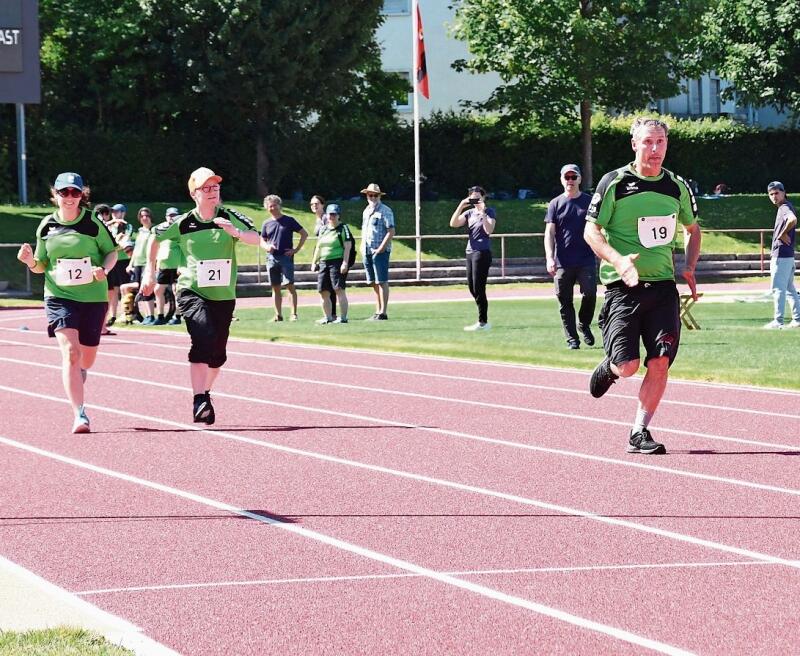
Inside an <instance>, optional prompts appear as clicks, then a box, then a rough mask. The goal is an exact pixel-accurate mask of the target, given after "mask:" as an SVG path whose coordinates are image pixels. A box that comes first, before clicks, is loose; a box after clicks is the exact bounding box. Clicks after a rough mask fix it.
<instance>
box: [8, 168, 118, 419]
mask: <svg viewBox="0 0 800 656" xmlns="http://www.w3.org/2000/svg"><path fill="white" fill-rule="evenodd" d="M51 195H52V201H53V204H54V205H56V207H57V208H58V209H57V210H56V211H55V212H53V213H52V214H49V215H48V216H46V217H45V218H44V219H42V222H41V223H40V224H39V227H38V228H37V229H36V251H35V252H34V250H33V249H32V248H31V246H30V244H23V245H22V246H21V247H20V249H19V253H18V254H17V259H19V261H20V262H23V263H25V264H26V265H27V266H28V268H29V269H30V270H31V271H32V272H33V273H44V304H45V313H46V315H47V332H48V334H49V335H50V337H55V338H56V339H57V340H58V346H59V348H60V349H61V354H62V358H61V361H62V370H61V380H62V383H63V385H64V390H65V391H66V393H67V398H68V399H69V401H70V404H71V405H72V409H73V411H74V413H75V421H74V422H73V425H72V432H73V433H88V432H89V418H88V417H87V416H86V411H85V409H84V390H83V386H84V382H85V380H86V372H87V371H88V370H89V368H90V367H91V366H92V365H93V364H94V361H95V358H96V357H97V346H98V345H99V344H100V332H101V330H102V328H103V324H104V322H105V316H106V310H107V309H108V283H107V282H106V275H107V273H108V272H109V271H110V270H111V269H112V268H113V266H114V264H115V263H116V261H117V252H116V244H115V242H114V238H113V237H112V236H111V233H110V232H109V230H108V228H107V227H106V226H105V224H104V223H103V222H102V221H101V220H100V219H99V218H98V217H97V216H95V215H94V214H93V213H92V211H91V210H90V209H88V204H89V188H88V187H84V184H83V179H82V178H81V176H80V175H78V174H77V173H61V174H60V175H59V176H58V177H57V178H56V181H55V184H54V185H53V187H52V189H51Z"/></svg>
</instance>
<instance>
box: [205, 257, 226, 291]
mask: <svg viewBox="0 0 800 656" xmlns="http://www.w3.org/2000/svg"><path fill="white" fill-rule="evenodd" d="M230 281H231V261H230V260H199V261H198V262H197V286H198V287H227V286H228V285H229V284H230Z"/></svg>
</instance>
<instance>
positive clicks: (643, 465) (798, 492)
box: [0, 347, 800, 496]
mask: <svg viewBox="0 0 800 656" xmlns="http://www.w3.org/2000/svg"><path fill="white" fill-rule="evenodd" d="M52 348H56V347H52ZM111 357H117V358H123V359H124V358H130V359H134V360H137V361H138V362H142V361H147V360H146V359H145V358H139V357H135V356H124V355H120V354H114V355H112V356H111ZM0 362H11V363H13V364H21V365H25V366H33V367H40V368H43V369H53V370H58V371H60V369H61V367H60V366H58V365H48V364H42V363H38V362H37V363H33V362H27V361H25V360H17V359H14V358H4V357H0ZM154 362H158V363H160V364H173V365H177V366H186V364H185V363H176V362H169V361H160V360H159V361H154ZM226 371H227V372H229V373H237V372H238V373H243V374H252V375H256V374H254V373H253V372H250V371H238V370H236V369H232V368H226ZM91 376H92V377H93V378H98V377H101V378H110V379H112V380H118V381H120V382H123V383H127V382H130V380H129V379H128V378H126V377H125V376H117V375H116V374H107V373H101V372H95V371H92V373H91ZM138 384H140V385H151V386H153V387H160V388H163V389H167V390H170V391H177V390H183V391H185V392H187V393H188V392H189V391H190V390H189V388H187V387H183V386H180V385H174V384H172V385H171V384H166V383H159V382H156V381H145V380H140V381H139V382H138ZM0 389H6V390H9V391H14V392H19V393H21V394H28V392H23V391H20V390H17V389H16V388H13V387H5V386H4V385H0ZM30 394H33V393H30ZM214 396H215V397H219V398H228V399H234V400H237V401H248V402H251V403H258V404H260V405H267V406H274V407H277V408H282V409H291V410H297V411H300V412H309V413H316V414H323V415H331V416H334V417H344V418H347V419H354V420H359V421H364V422H368V423H371V424H377V425H380V426H386V425H390V426H395V427H397V428H410V429H414V430H418V431H421V432H425V433H432V434H434V435H446V436H448V437H454V438H458V439H465V440H470V441H474V442H482V443H485V444H492V445H495V446H503V447H510V448H514V449H521V450H524V451H533V452H539V453H548V454H551V455H557V456H566V457H571V458H579V459H582V460H589V461H592V462H601V463H604V464H611V465H618V466H621V467H630V468H632V469H641V470H645V471H652V472H658V473H661V474H671V475H675V476H683V477H686V478H694V479H698V480H704V481H711V482H715V483H722V484H725V485H735V486H739V487H745V488H750V489H755V490H761V491H765V492H777V493H778V494H789V495H794V496H800V489H795V488H787V487H781V486H777V485H770V484H768V483H757V482H754V481H746V480H743V479H738V478H730V477H725V476H715V475H713V474H704V473H700V472H693V471H688V470H685V469H675V468H673V467H664V466H661V465H653V464H648V463H647V462H643V461H637V460H636V459H628V460H618V459H616V458H609V457H606V456H598V455H593V454H589V453H580V452H578V451H568V450H566V449H555V448H551V447H545V446H538V445H535V444H525V443H523V442H514V441H512V440H503V439H499V438H494V437H486V436H483V435H475V434H472V433H464V432H461V431H453V430H448V429H445V428H432V427H430V426H423V425H420V424H412V423H407V422H400V421H395V420H393V419H382V418H379V417H373V416H370V415H359V414H355V413H350V412H341V411H337V410H326V409H324V408H316V407H313V406H304V405H299V404H294V403H288V402H284V401H270V400H268V399H261V398H258V397H252V396H244V395H241V394H226V393H225V392H216V391H215V392H214ZM42 398H52V399H54V400H58V401H62V402H65V403H66V401H65V400H63V399H57V398H56V397H42ZM87 407H90V408H100V409H103V410H108V408H106V407H105V406H99V405H94V404H87ZM537 414H546V415H551V416H557V417H560V418H564V419H580V420H586V421H592V422H598V423H605V424H614V425H620V426H626V427H627V426H629V424H627V423H625V422H618V421H613V420H610V419H598V418H595V417H583V416H581V415H562V414H559V413H550V412H545V411H538V412H537ZM143 416H144V415H143ZM661 430H662V431H664V432H674V433H680V434H686V435H693V436H698V435H699V436H703V437H706V438H708V439H716V440H724V441H732V442H744V443H746V444H756V445H758V446H761V447H767V448H770V449H783V450H798V448H799V447H796V446H786V445H781V444H774V443H768V442H754V441H753V440H743V439H740V438H732V437H722V436H708V435H704V434H701V433H687V432H685V431H678V430H672V429H661ZM776 453H777V451H776Z"/></svg>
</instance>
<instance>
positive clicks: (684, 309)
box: [680, 292, 703, 330]
mask: <svg viewBox="0 0 800 656" xmlns="http://www.w3.org/2000/svg"><path fill="white" fill-rule="evenodd" d="M702 296H703V293H702V292H697V298H698V299H700V297H702ZM680 299H681V314H680V316H681V322H683V325H684V326H685V327H686V329H687V330H700V324H698V323H697V321H696V320H695V318H694V317H693V316H692V306H694V304H695V303H696V302H697V301H696V300H695V299H693V298H692V295H691V294H681V295H680Z"/></svg>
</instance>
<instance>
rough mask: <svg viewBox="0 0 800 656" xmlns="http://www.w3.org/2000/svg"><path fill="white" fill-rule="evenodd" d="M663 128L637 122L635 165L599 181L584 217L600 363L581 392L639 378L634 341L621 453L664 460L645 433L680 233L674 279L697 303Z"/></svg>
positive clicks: (665, 343) (668, 325) (670, 357)
mask: <svg viewBox="0 0 800 656" xmlns="http://www.w3.org/2000/svg"><path fill="white" fill-rule="evenodd" d="M667 131H668V127H667V125H666V123H664V122H662V121H659V120H656V119H643V118H638V119H636V120H635V121H634V123H633V126H632V127H631V136H632V138H631V146H632V147H633V151H634V152H635V154H636V158H635V160H634V161H633V162H632V163H631V164H628V165H627V166H624V167H622V168H620V169H617V170H616V171H612V172H611V173H608V174H607V175H605V176H603V178H602V179H601V180H600V184H599V185H598V186H597V192H596V193H595V195H594V197H593V198H592V202H591V204H590V205H589V210H588V212H587V217H586V218H587V223H586V228H585V230H584V238H585V239H586V241H587V242H588V244H589V245H590V246H591V247H592V250H594V252H595V253H596V254H597V256H598V257H600V259H601V260H602V262H601V264H600V280H601V282H602V283H603V284H604V285H605V286H606V293H605V302H604V303H603V309H602V310H601V311H600V316H599V324H600V328H601V330H602V331H603V347H604V349H605V352H606V356H607V357H606V358H605V360H603V362H601V363H600V364H599V365H598V366H597V368H596V369H595V370H594V373H593V374H592V378H591V381H590V384H589V390H590V392H591V394H592V396H594V397H596V398H599V397H601V396H603V394H605V393H606V392H607V391H608V389H609V387H611V385H612V384H613V383H614V381H615V380H616V379H617V378H619V377H620V376H622V377H628V376H632V375H633V374H635V373H636V372H637V371H638V370H639V363H640V359H639V358H640V353H639V341H640V340H641V342H642V343H643V344H644V348H645V352H646V355H645V361H644V364H645V367H647V373H646V374H645V377H644V380H643V381H642V385H641V388H640V390H639V407H638V410H637V413H636V419H635V420H634V423H633V428H632V430H631V433H630V436H629V440H628V453H647V454H657V453H666V449H665V448H664V445H663V444H659V443H658V442H656V441H654V440H653V438H652V435H650V431H649V430H648V428H647V427H648V425H649V423H650V419H651V418H652V416H653V414H654V413H655V411H656V408H657V407H658V404H659V402H660V401H661V397H662V396H663V395H664V390H665V389H666V385H667V378H668V375H669V367H670V365H671V364H672V362H673V361H674V359H675V356H676V355H677V352H678V344H679V342H680V327H681V323H680V300H679V296H678V290H677V287H676V285H675V270H674V265H673V260H672V249H673V244H674V242H675V235H676V232H677V226H678V223H680V224H681V225H682V227H683V232H684V243H685V248H686V266H685V269H684V271H683V272H682V275H683V277H684V278H685V280H686V282H687V283H688V285H689V290H690V292H691V294H692V296H693V297H694V298H695V299H696V298H697V288H696V283H695V277H694V269H695V265H696V264H697V259H698V257H699V256H700V241H701V235H700V227H699V225H698V224H697V204H696V202H695V199H694V196H693V195H692V192H691V190H690V189H689V186H688V185H687V184H686V182H685V181H684V180H683V179H682V178H681V177H679V176H677V175H675V174H674V173H672V172H671V171H668V170H667V169H665V168H662V164H663V161H664V157H665V155H666V152H667Z"/></svg>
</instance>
